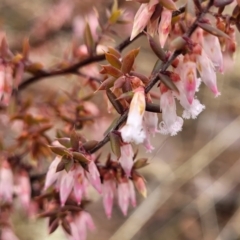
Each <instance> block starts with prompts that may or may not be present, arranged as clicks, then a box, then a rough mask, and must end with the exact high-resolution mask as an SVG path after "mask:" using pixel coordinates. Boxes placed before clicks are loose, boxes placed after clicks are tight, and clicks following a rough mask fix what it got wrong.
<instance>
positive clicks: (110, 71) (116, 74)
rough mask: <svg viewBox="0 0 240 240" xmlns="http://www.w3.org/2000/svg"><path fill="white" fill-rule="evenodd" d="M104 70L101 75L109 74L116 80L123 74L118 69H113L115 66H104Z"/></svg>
mask: <svg viewBox="0 0 240 240" xmlns="http://www.w3.org/2000/svg"><path fill="white" fill-rule="evenodd" d="M102 68H103V69H102V70H101V72H100V73H103V74H109V75H111V76H113V77H115V78H119V77H120V76H121V75H122V73H121V71H119V70H118V69H117V68H115V67H113V66H110V65H102Z"/></svg>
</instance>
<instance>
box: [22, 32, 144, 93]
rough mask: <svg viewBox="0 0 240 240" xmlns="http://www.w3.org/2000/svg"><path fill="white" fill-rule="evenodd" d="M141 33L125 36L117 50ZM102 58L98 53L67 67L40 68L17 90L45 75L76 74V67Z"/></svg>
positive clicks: (102, 55) (124, 46)
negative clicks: (133, 36)
mask: <svg viewBox="0 0 240 240" xmlns="http://www.w3.org/2000/svg"><path fill="white" fill-rule="evenodd" d="M141 35H142V33H140V34H138V36H136V37H135V38H134V39H133V40H132V41H130V38H129V37H128V38H126V39H125V40H124V41H123V42H121V43H120V44H119V45H118V46H117V47H116V49H117V50H119V51H122V50H123V49H124V48H126V47H127V46H128V45H129V44H131V43H132V42H133V41H135V40H136V39H138V38H139V37H140V36H141ZM103 60H105V54H100V55H95V56H91V57H88V58H86V59H84V60H82V61H81V62H78V63H75V64H73V65H72V66H69V67H67V68H64V69H60V70H55V71H47V70H40V71H39V72H38V73H36V74H35V76H33V77H30V78H29V79H27V80H25V81H24V82H22V83H21V84H20V85H19V86H18V90H19V91H21V90H23V89H25V88H26V87H28V86H29V85H31V84H32V83H35V82H37V81H39V80H41V79H43V78H46V77H56V76H60V75H65V74H76V75H78V69H79V68H81V67H84V66H86V65H88V64H90V63H94V62H100V61H103Z"/></svg>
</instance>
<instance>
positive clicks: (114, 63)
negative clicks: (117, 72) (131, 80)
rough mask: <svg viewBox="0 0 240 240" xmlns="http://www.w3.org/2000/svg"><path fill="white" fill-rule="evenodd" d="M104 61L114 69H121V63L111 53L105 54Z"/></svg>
mask: <svg viewBox="0 0 240 240" xmlns="http://www.w3.org/2000/svg"><path fill="white" fill-rule="evenodd" d="M105 58H106V60H107V61H108V62H109V63H110V64H111V65H112V66H113V67H115V68H117V69H121V66H122V63H121V62H120V61H119V59H118V58H117V57H116V56H114V55H113V54H111V53H105Z"/></svg>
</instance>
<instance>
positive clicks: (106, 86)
mask: <svg viewBox="0 0 240 240" xmlns="http://www.w3.org/2000/svg"><path fill="white" fill-rule="evenodd" d="M115 81H116V78H114V77H109V78H108V79H106V80H105V81H104V82H103V83H102V84H101V85H100V86H99V88H98V89H97V90H96V91H95V93H96V92H98V91H99V90H107V89H109V88H111V87H112V86H113V84H114V82H115Z"/></svg>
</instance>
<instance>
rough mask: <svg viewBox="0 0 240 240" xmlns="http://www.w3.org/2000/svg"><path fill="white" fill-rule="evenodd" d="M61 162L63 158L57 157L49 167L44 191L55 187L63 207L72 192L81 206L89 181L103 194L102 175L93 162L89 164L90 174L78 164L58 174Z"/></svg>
mask: <svg viewBox="0 0 240 240" xmlns="http://www.w3.org/2000/svg"><path fill="white" fill-rule="evenodd" d="M60 161H61V158H60V157H56V158H55V159H54V161H53V162H52V163H51V165H50V166H49V170H48V172H47V177H46V182H45V187H44V189H46V188H48V187H49V186H51V185H54V186H55V189H56V190H58V191H59V194H60V200H61V204H62V205H65V202H66V201H67V199H68V197H69V195H70V194H71V193H72V191H73V193H74V196H75V199H76V201H77V203H78V204H80V203H81V200H82V197H83V196H86V190H87V185H88V184H87V180H88V181H89V182H90V183H91V184H92V186H93V187H94V188H95V189H96V190H97V191H98V192H99V193H101V181H100V175H99V172H98V169H97V167H96V164H95V163H94V161H93V160H91V161H90V162H89V164H88V172H87V171H85V170H84V169H83V168H82V166H81V165H79V164H77V163H75V164H74V165H73V166H72V168H71V169H70V171H68V172H67V171H66V170H62V171H60V172H56V170H57V166H58V164H59V163H60Z"/></svg>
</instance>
